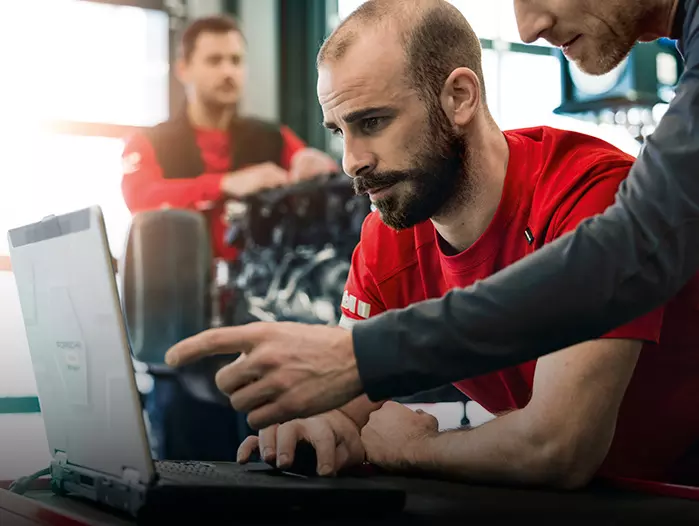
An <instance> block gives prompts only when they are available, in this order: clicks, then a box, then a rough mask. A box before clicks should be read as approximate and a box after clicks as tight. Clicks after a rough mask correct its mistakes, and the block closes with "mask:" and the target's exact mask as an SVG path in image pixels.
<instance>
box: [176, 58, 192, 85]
mask: <svg viewBox="0 0 699 526" xmlns="http://www.w3.org/2000/svg"><path fill="white" fill-rule="evenodd" d="M175 76H176V77H177V80H179V81H180V83H181V84H182V85H184V86H186V85H187V84H189V67H188V63H187V61H186V60H185V58H184V57H178V58H177V61H176V62H175Z"/></svg>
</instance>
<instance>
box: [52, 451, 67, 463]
mask: <svg viewBox="0 0 699 526" xmlns="http://www.w3.org/2000/svg"><path fill="white" fill-rule="evenodd" d="M52 464H55V465H58V466H61V467H65V466H67V465H68V455H67V454H66V453H65V451H59V450H56V452H55V453H54V454H53V462H52Z"/></svg>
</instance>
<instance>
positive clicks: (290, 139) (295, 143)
mask: <svg viewBox="0 0 699 526" xmlns="http://www.w3.org/2000/svg"><path fill="white" fill-rule="evenodd" d="M280 131H281V134H282V140H283V141H284V146H283V147H282V158H281V164H282V168H284V169H285V170H290V169H291V159H293V157H294V155H296V153H298V152H299V151H301V150H303V149H305V148H306V143H304V142H303V141H302V140H301V138H300V137H299V136H298V135H296V134H295V133H294V132H293V131H291V128H289V127H288V126H281V127H280Z"/></svg>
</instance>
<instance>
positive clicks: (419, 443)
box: [404, 431, 440, 472]
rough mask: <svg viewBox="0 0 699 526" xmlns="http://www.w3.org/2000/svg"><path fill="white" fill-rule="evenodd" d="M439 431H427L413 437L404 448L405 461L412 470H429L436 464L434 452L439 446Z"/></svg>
mask: <svg viewBox="0 0 699 526" xmlns="http://www.w3.org/2000/svg"><path fill="white" fill-rule="evenodd" d="M439 437H440V433H439V432H438V431H434V432H429V433H426V434H424V435H422V436H418V437H415V438H413V439H412V440H410V441H409V442H408V444H406V447H405V449H404V456H405V462H406V464H407V467H408V468H409V469H410V470H412V471H422V472H430V471H432V470H433V467H434V466H435V464H436V458H435V457H436V455H435V452H436V451H437V450H438V447H439Z"/></svg>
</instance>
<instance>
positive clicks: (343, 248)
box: [0, 0, 684, 502]
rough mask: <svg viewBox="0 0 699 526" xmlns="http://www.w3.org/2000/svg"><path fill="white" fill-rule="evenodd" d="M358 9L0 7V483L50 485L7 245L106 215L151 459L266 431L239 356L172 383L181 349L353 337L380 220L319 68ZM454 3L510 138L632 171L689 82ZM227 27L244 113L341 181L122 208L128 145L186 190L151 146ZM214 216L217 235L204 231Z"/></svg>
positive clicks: (448, 402) (224, 3)
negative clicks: (525, 137) (353, 279)
mask: <svg viewBox="0 0 699 526" xmlns="http://www.w3.org/2000/svg"><path fill="white" fill-rule="evenodd" d="M406 1H410V0H406ZM362 3H363V2H362V0H3V1H2V5H1V6H0V12H1V13H2V14H0V19H2V20H3V21H4V22H5V23H4V24H2V25H3V29H2V31H0V56H2V58H3V60H2V63H3V79H4V80H3V83H2V86H1V87H0V94H2V96H1V97H0V159H1V161H2V170H1V171H0V181H1V182H2V190H0V231H1V232H2V234H3V235H2V236H0V342H2V352H0V481H14V480H17V479H18V478H20V477H23V476H27V475H30V474H32V473H36V472H39V471H41V470H43V469H45V468H46V467H47V466H49V464H50V463H51V461H52V458H53V455H52V453H51V451H50V449H49V445H48V439H47V435H46V431H45V426H44V420H43V417H42V408H41V403H40V400H39V398H38V395H37V393H38V391H37V384H36V377H35V371H34V369H33V364H32V360H31V357H30V353H29V348H28V342H27V336H26V333H25V325H24V318H23V315H22V309H21V307H20V298H19V296H18V293H17V288H16V283H15V273H14V272H13V261H12V260H11V258H10V248H9V238H8V236H7V235H6V233H7V232H8V231H11V230H12V229H15V228H17V227H20V226H22V225H28V224H32V223H36V222H38V221H41V220H42V219H43V218H45V217H47V216H62V215H65V214H70V213H72V212H74V211H76V210H83V209H88V208H90V207H95V206H97V207H99V209H100V210H101V213H102V214H103V218H104V225H105V229H106V235H107V239H108V249H109V253H110V255H111V258H112V264H113V270H114V276H115V283H116V285H117V289H118V294H119V300H120V306H121V308H122V309H123V316H124V320H125V323H126V328H127V333H128V337H129V344H130V349H131V354H132V356H131V359H132V362H133V368H134V371H135V385H136V386H137V389H138V395H139V402H140V403H141V405H142V410H143V419H144V422H145V426H146V432H147V437H148V447H149V449H150V452H151V454H152V456H153V458H155V459H159V458H168V459H173V460H181V461H198V460H206V461H230V462H234V461H235V458H236V449H237V447H238V445H239V444H240V442H242V441H243V440H244V438H245V437H246V436H248V435H249V434H251V433H253V430H252V429H251V428H249V427H248V425H247V423H246V420H245V415H242V414H238V413H236V412H235V411H234V410H233V409H232V408H231V406H230V401H229V400H228V398H227V397H226V396H225V395H224V394H222V393H221V392H220V391H219V389H218V388H217V386H216V382H215V375H216V372H217V371H218V370H219V369H220V368H221V367H223V366H224V365H225V364H227V363H230V361H231V360H232V359H234V357H232V356H230V355H223V356H215V357H211V358H206V359H204V360H201V361H200V362H198V363H196V364H193V365H191V366H188V367H185V368H183V369H178V370H175V369H173V368H171V367H169V366H168V365H166V363H165V353H166V352H167V350H168V349H169V348H170V347H172V346H173V345H174V344H176V343H177V342H179V341H181V340H183V339H186V338H188V337H190V336H193V335H195V334H198V333H201V332H203V331H205V330H207V329H210V328H218V327H227V326H237V325H243V324H248V323H252V322H256V321H269V322H275V323H276V322H286V321H292V322H303V323H309V324H321V325H329V326H337V325H338V323H340V321H341V317H342V310H341V307H342V306H343V305H345V306H346V305H347V302H348V301H355V300H356V298H352V297H350V298H348V297H347V293H346V287H345V284H346V282H347V279H348V276H349V274H350V269H351V264H352V257H353V252H354V250H355V247H356V245H357V243H358V242H359V240H360V234H361V231H362V225H363V224H364V221H365V219H366V218H367V216H368V215H369V214H371V213H372V211H373V209H374V208H373V206H372V203H371V202H370V200H369V199H368V198H367V196H366V195H357V193H356V192H355V189H354V187H353V185H352V179H351V178H350V177H348V176H347V175H346V174H345V173H344V172H343V168H342V166H343V165H342V157H343V140H342V136H341V135H339V134H333V133H331V132H330V130H328V129H326V128H324V127H323V126H322V124H321V123H322V122H323V113H322V109H321V107H320V105H319V102H318V98H317V91H316V89H317V81H318V74H317V70H316V55H317V53H318V50H319V47H320V44H321V43H322V42H323V40H324V39H325V38H326V37H327V36H328V35H329V34H330V33H331V32H332V31H333V29H334V28H336V27H337V26H338V25H339V24H340V23H341V22H342V21H343V20H344V19H345V18H346V17H347V16H349V15H350V14H351V13H352V12H353V11H354V10H355V9H357V8H358V7H359V6H360V5H361V4H362ZM450 3H451V4H453V5H454V6H455V7H457V8H458V9H459V10H460V11H461V12H462V13H463V14H464V16H465V17H466V19H467V20H468V21H469V23H470V24H471V26H472V28H473V30H474V31H475V33H476V34H477V35H478V37H479V39H480V43H481V47H482V63H483V75H484V80H485V86H486V91H487V102H488V106H489V108H490V111H491V113H492V115H493V118H494V120H495V122H496V123H497V125H498V126H499V127H500V128H501V129H502V130H515V129H524V128H529V127H534V126H550V127H555V128H558V129H562V130H571V131H575V132H579V133H583V134H586V135H590V136H593V137H597V138H600V139H603V140H604V141H607V142H608V143H610V144H612V145H614V146H615V147H617V148H619V149H620V150H621V151H623V152H625V153H627V154H629V155H631V156H634V157H635V156H637V155H638V154H639V152H640V151H641V149H642V148H643V145H644V142H645V141H646V138H647V137H649V136H650V135H652V134H653V132H654V131H655V128H656V126H657V125H658V123H659V121H660V119H661V118H662V117H663V115H664V114H665V112H666V111H667V108H668V105H669V103H670V102H671V101H672V99H673V97H674V94H675V91H674V90H675V86H676V85H677V82H678V80H679V79H680V76H681V74H682V71H683V67H684V66H683V62H682V58H681V56H680V54H679V52H678V51H677V49H676V42H675V41H671V40H668V39H661V40H659V41H654V42H648V43H641V44H637V45H636V46H635V47H634V49H633V51H632V52H631V54H630V55H629V56H628V57H626V58H625V59H624V60H623V62H622V63H621V64H620V65H619V66H617V67H616V68H615V69H614V70H613V71H611V72H610V73H607V74H605V75H602V76H592V75H588V74H586V73H584V72H582V71H581V70H579V69H578V68H577V67H576V66H575V64H573V63H571V62H569V61H567V60H566V59H565V57H564V56H563V54H562V53H561V51H560V50H559V49H558V48H556V47H553V46H551V45H550V44H549V43H548V42H546V41H545V40H543V39H539V40H537V41H536V42H534V43H532V44H525V43H523V41H522V40H521V38H520V34H519V32H518V29H517V23H516V20H515V12H514V10H513V8H512V1H511V0H487V1H483V0H451V2H450ZM220 14H225V15H230V16H231V17H232V18H233V19H234V20H236V21H237V23H238V24H239V27H240V31H241V32H242V34H243V35H244V42H245V44H244V46H245V67H246V76H245V79H244V86H240V88H241V93H240V99H239V101H238V102H237V107H236V112H238V114H239V115H241V116H244V117H246V118H250V119H253V120H254V122H263V123H273V124H274V125H276V126H277V127H279V126H283V127H285V129H287V128H288V129H289V130H291V131H292V133H293V134H294V135H295V136H296V137H297V139H298V140H300V141H302V143H303V144H304V145H305V147H307V148H312V149H314V150H316V151H317V152H321V153H322V154H323V155H324V156H325V158H326V159H328V160H329V161H333V162H334V164H333V166H335V167H336V169H331V168H328V169H327V170H325V171H324V173H319V174H316V176H315V177H313V178H310V179H307V180H303V181H300V182H295V183H294V184H289V185H286V186H282V187H275V188H261V189H260V190H259V191H256V192H253V193H250V194H246V195H245V196H243V197H242V198H239V199H228V200H227V201H225V202H218V203H208V204H207V203H204V204H203V205H201V206H199V205H193V206H181V205H180V204H177V203H176V204H174V205H172V204H171V203H168V199H169V198H168V197H167V196H166V197H163V198H162V199H161V200H160V201H161V203H160V205H158V206H156V205H154V204H152V203H154V202H155V201H154V199H150V201H149V200H148V199H146V197H144V195H145V193H146V192H147V191H148V190H147V189H146V188H145V187H143V188H140V189H139V190H138V192H140V193H139V194H138V195H137V196H133V195H130V194H129V195H126V194H128V190H127V189H125V188H126V186H125V185H124V180H125V177H128V175H129V173H131V172H132V171H133V170H136V169H137V168H138V165H139V163H145V162H146V159H145V158H143V156H142V155H141V154H139V153H131V154H129V155H125V154H124V151H125V147H126V145H127V144H128V142H129V141H130V140H131V138H132V137H134V136H135V135H139V134H140V135H141V136H145V137H151V138H153V140H154V141H155V145H156V146H157V147H156V148H155V149H154V150H155V152H154V154H153V155H154V156H155V157H157V158H158V159H159V160H160V164H161V165H162V166H161V167H162V170H163V172H167V171H168V170H172V172H173V174H175V175H172V174H171V176H172V177H173V178H175V179H177V178H178V177H179V176H178V175H177V174H176V172H177V170H178V169H179V168H178V167H179V166H181V165H182V164H183V163H186V162H189V160H188V159H189V158H187V159H185V157H186V155H187V154H186V152H179V153H176V154H174V153H173V154H172V155H174V157H172V158H168V159H169V160H167V161H166V160H165V157H166V156H168V155H170V153H168V151H167V147H165V148H163V147H162V145H160V146H158V141H160V140H161V139H162V137H164V135H162V134H161V135H157V133H159V131H162V132H163V134H166V133H169V131H167V130H166V129H165V128H163V129H162V130H161V129H160V128H157V129H156V128H155V127H156V126H157V125H159V124H160V123H163V122H165V121H168V120H169V119H173V118H175V117H177V115H179V114H180V113H181V112H182V108H183V106H184V105H186V100H187V99H186V95H187V94H186V92H185V89H184V88H183V85H182V82H181V81H180V79H179V78H178V70H177V67H176V65H177V60H178V53H180V51H181V50H180V49H179V45H180V40H179V39H180V37H181V34H182V31H183V29H184V28H186V27H187V26H188V24H190V23H191V22H192V21H194V20H196V19H200V18H203V17H209V16H215V15H220ZM12 21H15V22H12ZM251 122H252V121H251ZM266 129H267V128H263V127H260V128H259V130H258V131H259V133H260V134H262V135H263V134H264V133H266V132H265V131H264V130H266ZM153 130H156V131H153ZM158 130H159V131H158ZM256 130H257V128H256ZM151 132H152V133H153V135H149V134H150V133H151ZM255 133H257V132H255ZM262 135H260V137H262ZM282 135H284V134H283V133H282ZM260 140H261V139H260ZM276 148H277V149H279V148H281V149H283V148H284V147H281V146H279V145H277V146H276ZM258 150H260V142H259V140H258V139H252V140H251V141H250V144H248V148H247V150H245V151H242V150H241V152H242V153H240V152H239V153H240V155H241V159H242V157H246V156H247V157H249V160H254V159H255V158H257V157H259V158H260V160H262V161H264V162H269V161H271V160H273V159H275V157H274V155H276V156H277V157H276V158H277V159H278V158H280V157H279V156H280V155H281V156H283V155H284V153H283V152H282V153H281V154H279V152H276V154H272V155H271V156H268V154H267V153H266V152H264V153H259V151H258ZM180 153H181V155H180ZM178 155H180V157H178ZM161 156H162V158H161ZM155 157H154V158H155ZM267 157H269V159H268V158H267ZM173 159H174V162H171V161H172V160H173ZM151 161H152V162H155V161H153V160H152V159H151ZM149 162H150V161H149ZM241 162H242V161H241ZM168 163H170V164H172V166H170V164H168ZM166 165H167V166H166ZM328 166H331V164H330V163H329V164H328ZM166 176H167V175H166ZM167 177H170V176H167ZM181 182H182V186H181V188H183V189H184V190H182V192H186V183H185V181H184V180H182V181H181ZM196 199H199V197H195V196H193V197H192V199H191V200H196ZM136 201H138V206H136V205H133V206H129V205H130V204H133V203H136ZM144 203H145V204H144ZM148 203H151V204H148ZM151 205H152V206H151ZM212 210H213V212H212ZM211 218H214V220H215V221H218V222H219V223H220V225H223V226H222V227H221V228H211V225H210V222H211V221H212V219H211ZM231 254H233V256H231ZM360 303H361V302H360ZM396 401H398V402H400V403H402V404H404V405H406V406H408V407H410V408H412V409H420V410H422V411H425V412H427V413H430V414H432V415H434V416H435V417H436V418H437V421H438V423H439V428H440V429H453V428H457V427H459V426H472V427H476V426H479V425H483V424H485V423H487V422H489V421H491V420H492V419H495V418H498V417H497V416H496V415H494V414H491V413H490V412H488V411H487V410H486V409H485V408H483V407H482V406H480V405H479V404H477V403H476V402H474V401H472V400H470V399H469V398H468V397H466V395H464V394H462V393H461V392H460V391H458V390H457V389H456V388H454V387H453V386H451V385H449V386H445V387H443V388H440V389H437V390H433V391H428V392H423V393H417V394H415V395H412V396H409V397H405V398H400V399H397V400H396ZM648 418H649V419H651V420H652V419H654V418H655V415H648ZM204 420H206V422H204ZM195 429H196V430H199V431H200V432H199V433H197V436H196V437H195V436H194V433H192V432H191V431H192V430H195ZM188 430H189V431H188ZM0 502H1V501H0Z"/></svg>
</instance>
